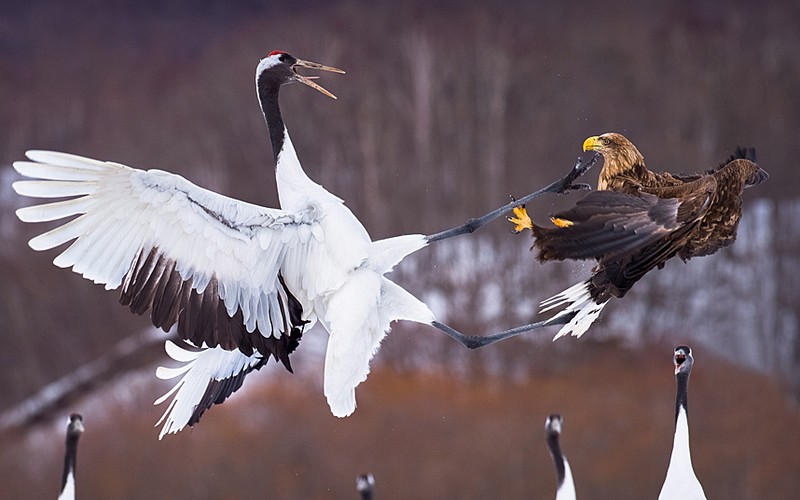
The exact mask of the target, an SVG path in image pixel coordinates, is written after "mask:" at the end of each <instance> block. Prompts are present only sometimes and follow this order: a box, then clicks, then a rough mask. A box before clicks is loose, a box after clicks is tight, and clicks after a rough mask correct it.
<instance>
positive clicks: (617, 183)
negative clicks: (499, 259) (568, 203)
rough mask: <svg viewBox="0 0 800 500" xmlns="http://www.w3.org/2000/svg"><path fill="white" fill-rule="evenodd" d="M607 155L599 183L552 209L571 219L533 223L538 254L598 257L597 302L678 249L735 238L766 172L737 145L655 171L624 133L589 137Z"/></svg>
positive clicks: (619, 292) (689, 252) (712, 248)
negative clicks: (692, 169) (677, 170)
mask: <svg viewBox="0 0 800 500" xmlns="http://www.w3.org/2000/svg"><path fill="white" fill-rule="evenodd" d="M584 147H585V148H586V149H592V150H595V151H598V152H600V153H601V154H602V155H603V158H604V165H603V169H602V170H601V172H600V176H599V179H598V189H599V191H594V192H592V193H589V194H588V195H586V196H585V197H584V198H583V199H582V200H580V201H579V202H578V203H577V204H576V205H575V207H574V208H572V209H570V210H567V211H566V212H563V213H559V214H557V215H556V216H555V217H556V218H557V219H560V220H561V221H569V222H571V223H572V224H571V225H567V226H566V227H553V228H549V227H548V228H545V227H540V226H536V225H534V226H533V234H534V237H535V242H534V246H535V248H536V249H537V250H538V259H539V260H540V261H546V260H563V259H590V258H594V259H597V261H598V264H597V266H596V267H595V269H594V271H593V274H592V278H591V279H590V281H589V285H588V292H589V293H590V294H591V296H592V298H593V299H595V302H597V303H600V302H601V301H605V300H608V298H610V297H611V296H615V297H622V296H623V295H624V294H625V293H626V292H627V291H628V290H629V289H630V287H631V286H632V285H633V284H634V283H635V282H636V281H637V280H639V279H640V278H641V277H642V276H644V275H645V274H646V273H647V272H649V271H650V270H652V269H654V268H661V267H663V266H664V264H665V262H666V261H667V260H669V259H671V258H672V257H675V256H676V255H677V256H679V257H681V258H682V259H684V260H688V259H690V258H692V257H698V256H702V255H710V254H712V253H714V252H716V251H717V250H719V249H720V248H722V247H725V246H727V245H730V244H731V243H733V241H734V240H735V238H736V229H737V226H738V224H739V219H740V217H741V213H742V192H743V191H744V189H745V187H747V186H750V185H754V184H758V183H760V182H763V181H764V180H765V179H766V178H767V177H768V176H767V173H766V172H764V171H763V170H762V169H761V168H760V167H759V166H758V165H757V164H756V163H755V150H753V149H741V148H739V149H737V150H736V152H735V153H734V154H733V155H731V157H730V158H729V159H728V160H727V161H726V162H724V164H722V165H720V167H718V168H716V169H713V170H711V171H708V172H705V173H702V174H692V175H683V174H674V175H673V174H670V173H668V172H663V173H655V172H651V171H649V170H648V169H647V167H646V166H645V163H644V157H643V156H642V155H641V153H639V151H638V149H636V147H635V146H634V145H633V144H632V143H631V142H630V141H628V139H626V138H625V137H624V136H622V135H621V134H616V133H607V134H603V135H601V136H598V137H592V138H589V139H587V141H586V143H584Z"/></svg>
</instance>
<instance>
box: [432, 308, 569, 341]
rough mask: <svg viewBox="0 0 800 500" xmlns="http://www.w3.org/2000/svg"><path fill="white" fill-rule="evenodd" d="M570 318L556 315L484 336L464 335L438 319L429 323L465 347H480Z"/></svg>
mask: <svg viewBox="0 0 800 500" xmlns="http://www.w3.org/2000/svg"><path fill="white" fill-rule="evenodd" d="M571 319H572V315H568V316H565V317H557V318H553V319H552V320H545V321H539V322H537V323H531V324H529V325H523V326H518V327H516V328H511V329H509V330H504V331H502V332H500V333H495V334H494V335H485V336H480V335H464V334H463V333H461V332H459V331H458V330H456V329H455V328H453V327H451V326H447V325H445V324H444V323H440V322H438V321H434V322H432V323H431V324H432V325H433V326H435V327H436V328H438V329H439V330H441V331H443V332H444V333H446V334H447V335H448V336H450V338H452V339H454V340H455V341H457V342H459V343H460V344H461V345H463V346H464V347H466V348H467V349H480V348H481V347H484V346H487V345H489V344H494V343H495V342H497V341H499V340H505V339H507V338H511V337H516V336H517V335H520V334H522V333H528V332H532V331H534V330H538V329H540V328H544V327H546V326H552V325H565V324H567V323H568V322H569V321H570V320H571Z"/></svg>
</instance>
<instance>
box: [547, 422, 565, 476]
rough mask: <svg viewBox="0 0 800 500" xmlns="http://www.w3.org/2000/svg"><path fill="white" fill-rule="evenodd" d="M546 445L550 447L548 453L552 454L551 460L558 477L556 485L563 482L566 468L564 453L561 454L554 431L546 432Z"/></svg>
mask: <svg viewBox="0 0 800 500" xmlns="http://www.w3.org/2000/svg"><path fill="white" fill-rule="evenodd" d="M547 447H548V448H550V455H552V456H553V462H554V463H555V464H556V476H557V479H558V487H559V488H561V485H562V484H564V476H565V475H566V468H565V467H564V455H562V454H561V445H560V444H559V442H558V434H557V433H555V432H548V433H547Z"/></svg>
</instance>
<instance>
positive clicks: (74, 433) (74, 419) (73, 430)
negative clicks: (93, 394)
mask: <svg viewBox="0 0 800 500" xmlns="http://www.w3.org/2000/svg"><path fill="white" fill-rule="evenodd" d="M83 431H84V428H83V417H82V416H80V415H79V414H77V413H73V414H72V415H70V416H69V421H68V422H67V437H73V438H77V437H78V436H80V435H81V434H83Z"/></svg>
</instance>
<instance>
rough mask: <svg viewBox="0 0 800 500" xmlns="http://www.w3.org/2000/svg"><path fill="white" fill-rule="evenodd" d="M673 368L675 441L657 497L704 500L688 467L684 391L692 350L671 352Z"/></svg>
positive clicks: (685, 394)
mask: <svg viewBox="0 0 800 500" xmlns="http://www.w3.org/2000/svg"><path fill="white" fill-rule="evenodd" d="M672 361H673V363H674V364H675V381H676V382H677V388H678V390H677V395H676V397H675V438H674V439H673V442H672V455H670V457H669V468H667V477H666V479H665V480H664V485H663V486H662V487H661V493H659V495H658V498H659V500H673V499H674V500H677V499H681V500H705V498H706V494H705V492H704V491H703V486H702V485H701V484H700V481H698V480H697V476H696V475H695V473H694V468H693V467H692V454H691V453H690V451H689V417H688V391H689V375H691V373H692V365H694V358H693V357H692V350H691V349H690V348H689V347H688V346H685V345H679V346H678V347H676V348H675V355H674V356H673V358H672Z"/></svg>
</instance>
